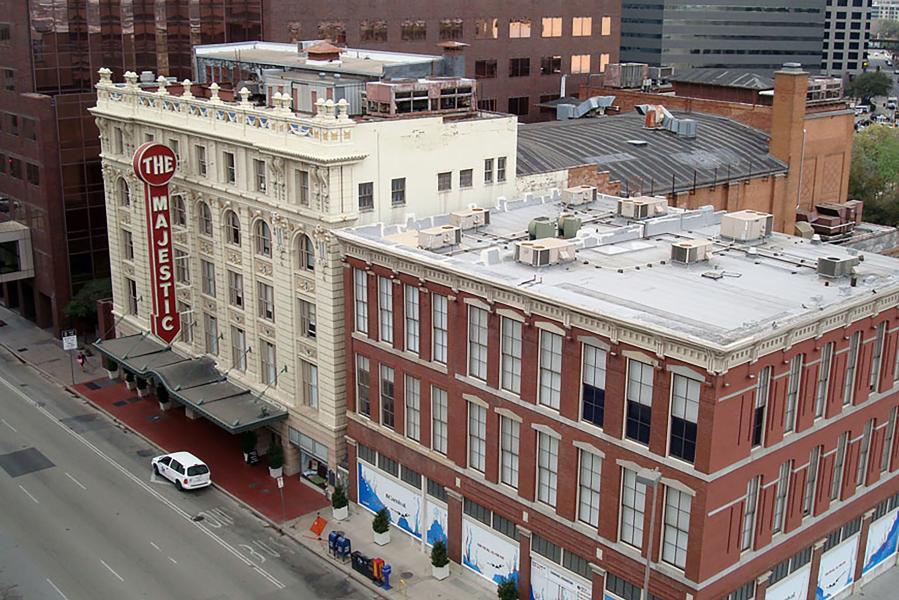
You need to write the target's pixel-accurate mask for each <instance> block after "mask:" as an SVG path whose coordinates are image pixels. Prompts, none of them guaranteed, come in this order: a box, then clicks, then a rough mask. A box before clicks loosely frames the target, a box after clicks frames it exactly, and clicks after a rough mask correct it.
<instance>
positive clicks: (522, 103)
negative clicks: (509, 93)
mask: <svg viewBox="0 0 899 600" xmlns="http://www.w3.org/2000/svg"><path fill="white" fill-rule="evenodd" d="M529 103H530V98H528V96H515V97H512V98H509V114H511V115H517V116H519V117H523V116H525V115H527V114H528V109H529V107H530V104H529ZM497 181H499V178H498V177H497Z"/></svg>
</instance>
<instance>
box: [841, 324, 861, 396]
mask: <svg viewBox="0 0 899 600" xmlns="http://www.w3.org/2000/svg"><path fill="white" fill-rule="evenodd" d="M861 343H862V332H861V331H856V332H855V333H853V334H852V337H851V338H850V339H849V357H848V358H847V359H846V383H845V387H844V389H843V406H847V405H849V404H852V399H853V398H854V397H855V371H856V370H857V369H858V351H859V347H860V346H861Z"/></svg>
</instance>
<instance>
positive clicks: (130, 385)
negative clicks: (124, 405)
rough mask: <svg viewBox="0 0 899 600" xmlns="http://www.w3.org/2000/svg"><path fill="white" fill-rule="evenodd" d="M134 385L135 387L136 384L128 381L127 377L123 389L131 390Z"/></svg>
mask: <svg viewBox="0 0 899 600" xmlns="http://www.w3.org/2000/svg"><path fill="white" fill-rule="evenodd" d="M135 387H136V384H135V383H134V382H133V381H128V380H127V379H126V380H125V389H126V390H128V391H131V392H133V391H134V388H135Z"/></svg>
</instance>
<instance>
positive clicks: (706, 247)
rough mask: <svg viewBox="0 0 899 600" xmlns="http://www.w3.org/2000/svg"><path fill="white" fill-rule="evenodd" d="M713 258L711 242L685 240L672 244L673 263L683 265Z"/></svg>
mask: <svg viewBox="0 0 899 600" xmlns="http://www.w3.org/2000/svg"><path fill="white" fill-rule="evenodd" d="M711 256H712V242H711V241H710V240H684V241H682V242H675V243H674V244H671V261H672V262H676V263H680V264H683V265H690V264H693V263H698V262H702V261H705V260H708V259H709V258H711Z"/></svg>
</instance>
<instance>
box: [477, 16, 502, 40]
mask: <svg viewBox="0 0 899 600" xmlns="http://www.w3.org/2000/svg"><path fill="white" fill-rule="evenodd" d="M497 38H499V19H475V21H474V39H476V40H495V39H497Z"/></svg>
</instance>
